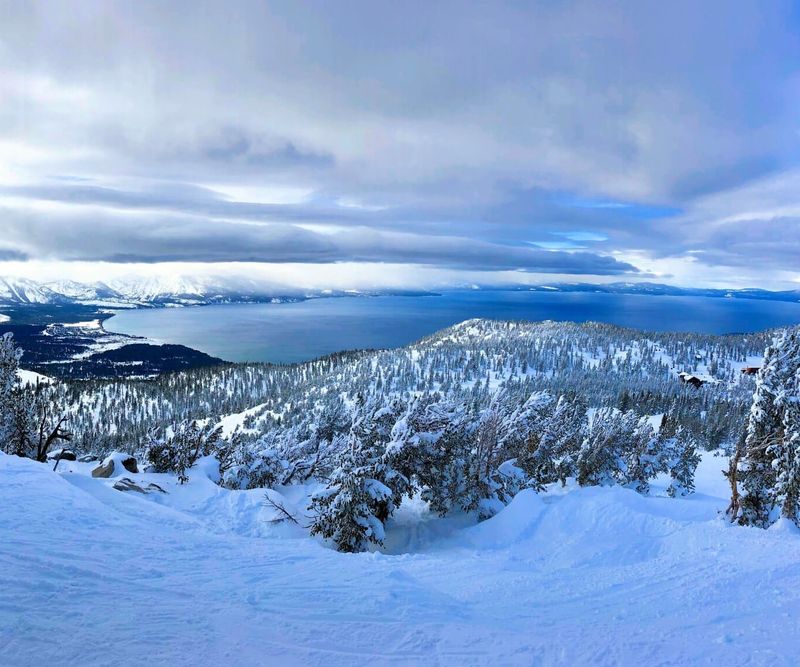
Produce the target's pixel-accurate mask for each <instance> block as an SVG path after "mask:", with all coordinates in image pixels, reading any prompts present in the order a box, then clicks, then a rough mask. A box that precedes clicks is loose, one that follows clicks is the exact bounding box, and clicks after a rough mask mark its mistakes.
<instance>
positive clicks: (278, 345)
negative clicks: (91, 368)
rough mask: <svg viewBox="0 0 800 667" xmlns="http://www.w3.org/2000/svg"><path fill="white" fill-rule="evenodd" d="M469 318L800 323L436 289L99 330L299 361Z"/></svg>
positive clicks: (130, 319) (714, 301)
mask: <svg viewBox="0 0 800 667" xmlns="http://www.w3.org/2000/svg"><path fill="white" fill-rule="evenodd" d="M473 317H486V318H493V319H514V320H570V321H573V322H585V321H592V320H593V321H597V322H609V323H612V324H618V325H621V326H626V327H633V328H636V329H645V330H657V331H696V332H703V333H736V332H746V331H758V330H761V329H767V328H771V327H777V326H783V325H787V324H797V323H798V322H800V304H799V303H789V302H781V301H762V300H755V299H726V298H711V297H686V296H649V295H638V294H636V295H633V294H593V293H585V292H528V291H495V290H473V291H470V290H465V291H456V292H446V293H444V294H442V295H440V296H377V297H335V298H320V299H309V300H308V301H301V302H298V303H285V304H246V305H245V304H243V305H238V304H232V305H220V306H194V307H187V308H153V309H141V310H129V311H123V312H121V313H119V314H117V315H115V316H114V317H112V318H111V319H110V320H107V321H106V323H105V327H106V329H108V330H109V331H114V332H118V333H125V334H129V335H134V336H145V337H147V338H150V339H153V340H156V341H158V342H162V343H177V344H181V345H186V346H188V347H192V348H195V349H197V350H201V351H203V352H206V353H208V354H211V355H213V356H216V357H221V358H223V359H227V360H229V361H272V362H281V363H289V362H296V361H305V360H308V359H313V358H316V357H320V356H322V355H325V354H330V353H331V352H338V351H341V350H352V349H359V348H388V347H399V346H402V345H406V344H408V343H410V342H413V341H415V340H417V339H419V338H422V337H423V336H426V335H427V334H430V333H433V332H434V331H437V330H439V329H442V328H444V327H447V326H450V325H452V324H456V323H457V322H461V321H463V320H466V319H470V318H473Z"/></svg>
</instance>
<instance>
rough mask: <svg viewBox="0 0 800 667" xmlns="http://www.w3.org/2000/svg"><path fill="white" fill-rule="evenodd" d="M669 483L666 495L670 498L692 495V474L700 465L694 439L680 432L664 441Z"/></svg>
mask: <svg viewBox="0 0 800 667" xmlns="http://www.w3.org/2000/svg"><path fill="white" fill-rule="evenodd" d="M663 447H664V453H665V455H666V461H667V469H668V472H669V476H670V483H669V486H668V487H667V495H669V496H670V497H671V498H676V497H681V496H688V495H689V494H691V493H694V473H695V471H696V470H697V466H698V464H699V463H700V454H698V452H697V445H696V443H695V441H694V439H693V438H692V437H691V436H690V435H689V434H688V433H686V434H685V433H684V432H683V431H682V430H680V429H679V430H678V432H677V433H676V434H675V435H674V436H673V437H672V438H669V439H668V440H666V441H664V445H663Z"/></svg>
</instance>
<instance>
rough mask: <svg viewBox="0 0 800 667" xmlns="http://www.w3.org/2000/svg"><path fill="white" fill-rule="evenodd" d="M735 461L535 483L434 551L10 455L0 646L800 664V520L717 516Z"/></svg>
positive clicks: (98, 658)
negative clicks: (607, 480)
mask: <svg viewBox="0 0 800 667" xmlns="http://www.w3.org/2000/svg"><path fill="white" fill-rule="evenodd" d="M62 465H63V464H62ZM723 465H724V460H723V459H720V458H713V457H710V456H709V457H706V459H705V460H704V462H703V464H702V466H701V470H700V471H699V475H698V482H699V488H700V493H698V494H697V495H696V496H695V497H693V498H690V499H683V500H672V499H668V498H660V497H651V498H645V497H641V496H639V495H638V494H636V493H635V492H633V491H629V490H625V489H619V488H610V489H609V488H589V489H571V490H566V491H561V490H556V491H553V492H551V493H549V494H543V495H536V494H534V493H532V492H523V493H522V494H520V495H519V496H518V497H517V498H516V499H515V500H514V502H513V503H512V504H511V505H510V506H509V507H508V508H506V509H505V510H504V511H503V512H501V513H500V514H499V515H498V516H496V517H495V518H494V519H491V520H489V521H487V522H484V523H482V524H480V525H478V526H474V527H471V528H452V530H451V532H450V534H449V535H447V536H441V537H436V536H435V533H436V530H435V526H436V525H437V524H436V523H435V522H430V523H429V526H430V531H429V536H430V539H429V540H427V541H423V542H422V543H420V544H418V545H417V546H418V547H420V548H422V552H420V553H414V554H402V555H385V554H377V553H373V554H355V555H347V554H339V553H336V552H334V551H331V550H330V549H327V548H325V547H323V546H321V545H320V544H319V543H317V542H316V541H314V540H312V539H309V538H307V537H304V536H303V535H302V531H300V530H299V529H297V530H295V529H293V528H292V527H291V526H288V525H287V526H283V527H279V528H275V527H273V526H272V525H270V524H266V525H264V526H263V530H256V529H255V527H256V526H257V525H258V524H259V522H260V523H262V524H263V523H264V521H263V520H264V518H265V515H263V516H262V514H260V513H261V512H263V511H264V510H263V507H262V506H261V504H260V498H261V497H263V496H262V494H261V492H230V491H226V490H223V489H220V488H219V487H216V486H215V485H213V484H212V483H211V482H210V481H209V480H208V479H205V478H203V477H202V475H198V474H195V475H194V476H193V477H192V479H191V481H190V482H189V484H188V485H186V486H185V487H177V485H175V484H174V483H173V484H167V483H165V481H164V478H165V476H154V475H151V476H148V475H130V477H131V478H133V479H134V480H150V479H156V478H158V479H159V484H161V485H163V486H164V487H165V488H166V489H167V490H168V491H169V493H168V494H167V495H161V494H154V495H148V496H142V495H140V494H137V493H130V492H129V493H123V492H120V491H116V490H114V489H113V488H111V484H112V483H113V482H114V480H113V479H112V480H100V479H92V478H91V477H88V476H87V475H86V474H85V471H82V472H75V473H70V472H65V473H64V474H60V473H58V474H56V473H53V472H51V470H50V466H46V465H43V464H38V463H34V462H31V461H27V460H22V459H19V458H16V457H10V456H5V455H0V503H1V504H0V506H1V507H2V508H3V509H2V511H0V538H2V539H0V664H2V665H4V666H9V667H13V666H17V665H26V666H27V665H45V664H46V665H133V664H154V665H220V664H237V665H294V664H298V665H308V664H311V665H353V664H369V665H384V664H385V665H409V664H425V665H431V664H432V665H437V664H442V665H450V664H458V665H531V664H533V665H555V664H559V665H561V664H563V665H584V664H593V665H617V664H619V665H639V664H647V665H670V664H709V665H711V664H726V665H784V664H785V665H791V664H796V661H797V656H798V655H800V635H798V629H800V537H799V536H798V535H797V534H796V531H793V530H789V529H786V528H785V527H782V528H778V529H771V530H769V531H762V530H758V529H747V528H739V527H731V526H727V525H726V524H725V523H724V522H722V521H721V520H719V519H717V518H716V517H715V513H716V511H717V510H718V509H719V508H721V507H724V505H725V501H724V498H722V494H723V493H724V489H725V484H724V479H722V478H721V476H720V475H719V469H720V468H721V467H723ZM70 467H72V468H73V469H75V468H76V466H75V465H74V464H73V465H72V466H69V465H67V466H65V471H68V470H69V469H70ZM237 517H238V518H237ZM398 523H402V522H401V521H398ZM443 525H444V524H443ZM403 530H404V528H403V526H396V527H395V538H398V536H401V534H402V532H403ZM390 537H391V529H390ZM395 541H396V542H398V539H395ZM398 543H402V539H400V540H399V542H398Z"/></svg>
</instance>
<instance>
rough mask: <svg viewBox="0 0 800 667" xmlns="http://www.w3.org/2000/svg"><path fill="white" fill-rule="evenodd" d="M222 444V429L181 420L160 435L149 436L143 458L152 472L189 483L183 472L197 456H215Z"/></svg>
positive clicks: (210, 424) (209, 424) (157, 433)
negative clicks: (170, 475) (173, 475)
mask: <svg viewBox="0 0 800 667" xmlns="http://www.w3.org/2000/svg"><path fill="white" fill-rule="evenodd" d="M221 440H222V429H221V428H220V427H218V426H214V425H213V424H212V423H211V422H210V421H209V422H207V423H205V424H202V425H201V424H199V423H198V422H197V421H195V420H185V421H182V422H179V423H178V424H175V425H174V426H172V427H170V428H169V429H166V431H165V432H164V433H159V432H158V431H154V432H151V436H150V441H149V443H148V445H147V448H146V450H145V457H146V458H147V460H148V461H149V462H150V464H151V465H152V467H153V471H154V472H172V473H175V474H176V475H177V476H178V482H179V483H181V484H185V483H186V482H188V481H189V477H188V475H187V471H188V470H189V469H190V468H191V467H192V466H193V465H194V464H195V463H196V462H197V459H198V458H200V457H201V456H208V455H210V454H216V453H217V451H216V450H217V448H218V447H219V445H220V442H221Z"/></svg>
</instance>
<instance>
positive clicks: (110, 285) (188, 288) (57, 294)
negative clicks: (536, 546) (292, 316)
mask: <svg viewBox="0 0 800 667" xmlns="http://www.w3.org/2000/svg"><path fill="white" fill-rule="evenodd" d="M305 296H312V295H310V294H305V293H301V292H299V291H297V290H290V289H286V288H278V287H275V286H272V285H267V284H264V283H258V282H256V281H252V280H246V279H239V278H237V279H233V278H220V277H213V276H212V277H205V276H203V277H201V276H158V277H156V276H131V277H125V278H115V279H113V280H110V281H108V282H91V283H84V282H77V281H74V280H58V281H49V282H39V281H36V280H31V279H30V278H12V277H5V278H2V277H0V305H30V304H86V305H108V306H115V305H117V306H128V307H130V306H169V305H203V304H209V303H231V302H271V301H288V300H294V299H298V298H303V297H305Z"/></svg>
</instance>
